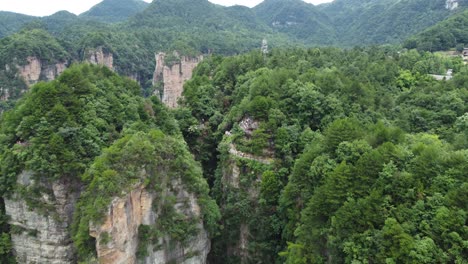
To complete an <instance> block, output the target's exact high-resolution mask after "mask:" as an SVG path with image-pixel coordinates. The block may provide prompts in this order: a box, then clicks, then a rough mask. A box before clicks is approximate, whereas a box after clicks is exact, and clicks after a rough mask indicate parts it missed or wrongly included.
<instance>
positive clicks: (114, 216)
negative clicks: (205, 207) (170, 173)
mask: <svg viewBox="0 0 468 264" xmlns="http://www.w3.org/2000/svg"><path fill="white" fill-rule="evenodd" d="M166 182H167V181H166ZM161 187H162V193H160V194H156V193H154V192H149V191H148V190H146V189H145V188H144V187H143V186H142V185H139V186H137V187H136V188H134V189H133V190H132V191H131V192H130V193H128V194H127V195H126V196H125V197H122V198H114V200H113V201H112V203H111V205H110V206H109V210H108V214H107V216H106V218H105V221H104V222H103V224H102V225H100V226H91V228H90V230H91V232H90V235H91V236H93V237H95V238H96V241H97V245H96V249H97V253H98V259H99V263H101V264H111V263H112V264H124V263H125V264H133V263H145V264H159V263H161V264H164V263H184V264H204V263H206V258H207V255H208V253H209V251H210V246H211V244H210V240H209V237H208V233H207V232H206V231H205V230H204V228H203V222H202V221H201V220H200V221H199V223H198V225H197V227H198V230H199V231H198V233H197V234H196V235H195V236H194V237H192V238H190V239H189V241H188V242H187V243H186V244H185V246H183V245H182V244H180V243H178V242H176V241H171V238H170V237H168V236H164V237H161V238H159V242H158V245H148V248H147V251H148V256H147V257H145V258H144V259H139V260H137V258H136V252H137V249H138V244H139V241H138V227H139V226H140V225H148V226H154V225H155V224H157V222H158V221H159V219H160V218H161V217H162V214H163V212H162V211H161V208H163V206H164V203H165V202H166V201H165V199H166V197H168V195H169V196H171V195H174V196H175V197H176V202H175V204H174V208H175V210H176V211H177V212H178V213H182V214H184V215H185V216H187V217H190V218H192V217H196V218H199V217H200V214H201V211H200V206H199V205H198V202H197V199H196V197H195V195H194V194H192V193H189V192H187V191H186V189H185V187H184V186H183V184H182V183H181V182H180V181H179V180H172V181H170V182H168V183H165V182H163V183H162V186H161ZM154 208H157V209H154Z"/></svg>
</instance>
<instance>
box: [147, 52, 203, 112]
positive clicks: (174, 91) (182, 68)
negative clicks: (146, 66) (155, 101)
mask: <svg viewBox="0 0 468 264" xmlns="http://www.w3.org/2000/svg"><path fill="white" fill-rule="evenodd" d="M174 56H176V57H179V55H178V54H177V53H175V54H174ZM165 58H166V54H165V53H158V54H156V69H155V71H154V75H153V85H154V84H156V83H157V82H161V81H162V82H163V85H164V90H163V94H162V102H163V103H164V104H165V105H166V106H168V107H170V108H176V107H177V106H178V104H177V100H178V99H179V98H180V97H181V96H182V92H183V90H184V83H185V82H186V81H188V80H190V79H191V78H192V72H193V70H194V69H195V67H197V65H198V64H199V63H200V62H201V61H202V60H203V56H201V55H200V56H198V57H186V56H180V61H177V62H176V63H174V64H173V65H166V64H165Z"/></svg>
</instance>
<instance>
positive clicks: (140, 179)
mask: <svg viewBox="0 0 468 264" xmlns="http://www.w3.org/2000/svg"><path fill="white" fill-rule="evenodd" d="M82 179H83V181H84V182H85V184H86V185H87V188H86V190H85V192H84V193H83V194H82V196H81V198H80V202H79V205H78V207H77V208H78V211H77V212H76V213H75V222H74V226H73V239H74V241H75V244H76V245H77V247H78V250H79V255H80V257H81V258H82V259H86V258H87V257H88V256H89V255H90V254H91V253H92V248H91V247H89V246H90V243H89V242H88V241H89V239H90V238H89V235H88V233H89V225H90V223H95V224H99V223H101V221H102V220H103V216H104V214H105V212H107V208H108V206H109V204H110V203H111V201H112V199H113V197H115V196H122V195H123V194H125V193H126V192H128V191H130V189H131V188H132V187H134V186H135V184H141V185H143V186H144V187H145V188H147V189H149V190H160V189H161V188H170V186H169V185H161V183H164V182H166V183H167V182H170V180H175V179H180V180H181V182H183V184H184V186H186V187H187V188H188V191H190V192H193V193H194V194H195V195H196V196H197V197H198V202H199V204H200V207H201V209H202V215H201V217H202V220H204V222H205V228H206V229H207V230H208V231H209V232H210V234H215V233H216V230H217V221H218V220H219V211H218V208H217V206H216V205H215V204H214V203H213V201H212V200H211V198H210V197H209V196H208V191H209V189H208V186H207V184H206V182H205V180H204V179H203V178H202V172H201V170H200V169H199V167H198V165H197V164H196V163H195V161H194V160H193V159H192V157H191V154H190V153H189V152H188V151H187V149H186V146H185V144H184V143H182V142H181V141H180V139H177V138H173V137H170V136H166V135H164V134H163V133H162V132H161V131H159V130H149V131H148V132H144V131H140V132H136V133H135V134H129V135H127V136H124V137H123V138H122V139H120V140H118V141H116V142H115V143H114V144H113V145H112V146H110V147H109V148H108V149H106V150H105V151H104V152H103V154H101V156H100V157H98V158H97V159H96V160H95V161H94V163H93V164H92V165H91V166H90V168H89V169H88V170H87V171H86V173H85V174H83V176H82ZM169 179H170V180H169ZM156 201H158V200H155V202H156ZM163 201H165V202H164V203H163V204H161V205H160V206H161V207H162V208H161V216H160V219H158V222H157V225H156V226H151V227H150V230H146V229H147V228H146V229H145V227H141V228H140V229H142V230H143V231H144V232H143V233H141V234H140V235H139V236H142V240H140V243H141V244H140V246H139V250H138V252H139V253H138V255H139V256H140V257H142V256H145V253H144V251H145V250H146V247H147V245H148V243H147V242H148V241H153V242H157V241H158V237H157V236H158V234H161V235H165V234H167V235H169V236H170V237H171V238H173V240H174V241H179V242H181V243H184V242H186V241H188V240H189V239H190V238H191V237H192V236H193V235H194V234H196V233H197V232H198V231H199V230H198V229H199V228H198V226H197V222H198V219H196V218H188V219H187V217H186V216H185V215H182V214H181V213H179V212H177V211H175V209H174V203H175V200H174V199H170V197H165V198H164V199H163ZM171 201H173V202H171ZM151 230H153V231H151ZM156 231H157V232H156ZM143 237H145V238H144V239H143Z"/></svg>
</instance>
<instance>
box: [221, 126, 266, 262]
mask: <svg viewBox="0 0 468 264" xmlns="http://www.w3.org/2000/svg"><path fill="white" fill-rule="evenodd" d="M239 127H240V128H241V129H242V131H243V132H244V135H245V137H247V138H250V137H251V136H252V135H253V132H254V131H255V130H257V129H258V128H259V123H258V122H257V121H255V120H253V119H252V118H249V117H246V118H244V119H243V120H242V121H241V122H239ZM231 136H232V133H231V132H230V131H226V132H225V137H227V138H229V137H231ZM226 154H228V159H227V161H226V162H225V164H224V165H223V167H222V180H221V182H222V190H223V192H225V193H237V194H238V195H233V196H234V197H241V196H242V195H240V194H241V193H246V194H247V195H246V199H247V200H248V203H249V204H250V205H251V206H252V208H251V210H252V211H257V209H256V207H257V206H258V200H259V197H260V188H259V186H260V185H259V183H260V182H261V173H259V172H255V171H254V170H252V169H251V168H248V167H245V166H242V167H241V165H240V164H241V163H239V162H238V161H239V160H244V161H248V162H254V163H256V164H258V165H263V166H270V165H272V164H273V162H274V159H273V157H272V155H271V153H270V152H269V151H264V155H263V156H257V155H253V154H250V153H245V152H242V151H239V150H237V148H236V145H235V144H234V143H229V144H228V149H227V153H226ZM246 181H250V183H248V184H246V183H245V182H246ZM235 199H238V198H235ZM232 202H233V201H228V203H232ZM243 202H245V201H243ZM221 207H222V206H221ZM228 215H229V213H228ZM229 228H231V229H236V230H237V232H236V233H237V235H238V237H236V240H235V242H230V243H229V244H228V245H227V248H226V251H227V256H228V257H233V256H235V257H237V258H238V259H239V263H251V257H252V252H251V250H250V249H249V243H251V242H252V241H253V240H255V234H252V230H251V229H252V228H251V223H250V221H249V219H243V220H241V222H240V224H239V225H237V226H235V227H233V226H231V227H229Z"/></svg>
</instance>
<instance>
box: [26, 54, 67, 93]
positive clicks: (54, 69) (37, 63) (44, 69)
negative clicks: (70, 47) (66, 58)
mask: <svg viewBox="0 0 468 264" xmlns="http://www.w3.org/2000/svg"><path fill="white" fill-rule="evenodd" d="M26 61H27V63H26V64H25V65H23V66H17V68H18V74H19V75H20V76H21V78H23V79H24V81H25V82H26V84H27V85H28V86H31V85H33V84H35V83H37V82H38V81H39V80H41V77H42V79H44V80H46V81H51V80H54V79H55V78H56V77H57V76H58V75H60V74H61V73H62V72H63V71H64V70H65V69H66V68H67V66H66V63H65V62H60V63H56V64H53V65H48V64H45V63H43V62H42V61H41V60H40V59H39V58H37V57H28V58H27V59H26Z"/></svg>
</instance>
